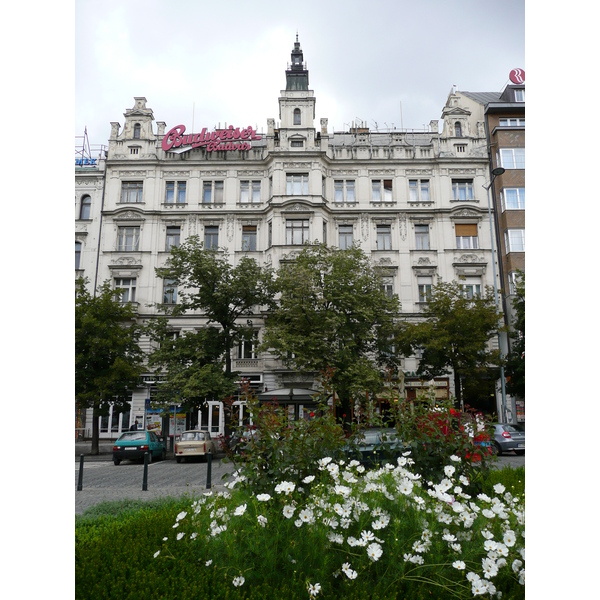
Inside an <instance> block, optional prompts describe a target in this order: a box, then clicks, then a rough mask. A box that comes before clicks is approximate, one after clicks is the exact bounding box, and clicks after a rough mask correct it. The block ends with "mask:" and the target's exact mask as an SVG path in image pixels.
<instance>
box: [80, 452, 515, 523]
mask: <svg viewBox="0 0 600 600" xmlns="http://www.w3.org/2000/svg"><path fill="white" fill-rule="evenodd" d="M99 449H100V454H99V455H97V456H91V455H90V452H91V443H90V442H77V443H76V444H75V490H76V491H75V514H78V515H79V514H82V513H83V512H84V511H85V510H87V509H88V508H90V507H92V506H95V505H96V504H99V503H101V502H113V501H119V500H153V499H155V498H166V497H181V496H186V495H187V496H190V497H199V496H201V495H202V494H204V493H206V492H208V491H211V490H212V491H213V492H214V491H217V490H223V489H225V488H224V483H225V482H226V481H227V479H224V478H223V476H224V475H226V474H228V473H232V472H233V471H234V470H235V466H234V465H233V464H232V463H230V462H224V461H223V456H222V455H215V457H214V458H213V460H212V463H211V477H210V481H208V477H207V475H208V473H207V468H208V465H207V463H205V462H196V461H194V462H182V463H176V462H175V460H174V458H173V455H172V454H171V453H169V454H168V455H167V460H164V461H156V460H154V461H153V462H152V463H150V464H149V465H148V473H147V480H146V487H147V489H146V490H143V489H142V487H143V483H144V464H143V463H140V462H134V461H123V462H122V463H121V464H120V465H119V466H115V465H114V464H113V462H112V442H100V448H99ZM82 454H83V476H82V489H81V490H79V491H77V487H78V484H79V474H80V466H81V455H82ZM524 464H525V456H516V455H514V454H512V453H509V454H504V455H502V456H499V457H498V461H497V465H496V466H497V468H503V467H505V466H510V467H512V468H517V467H521V466H523V465H524Z"/></svg>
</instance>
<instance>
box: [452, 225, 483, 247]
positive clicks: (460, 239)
mask: <svg viewBox="0 0 600 600" xmlns="http://www.w3.org/2000/svg"><path fill="white" fill-rule="evenodd" d="M454 230H455V233H456V247H457V248H458V249H459V250H475V249H476V248H479V241H478V238H477V224H476V223H468V224H459V223H457V224H456V225H455V226H454Z"/></svg>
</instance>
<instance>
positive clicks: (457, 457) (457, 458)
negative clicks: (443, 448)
mask: <svg viewBox="0 0 600 600" xmlns="http://www.w3.org/2000/svg"><path fill="white" fill-rule="evenodd" d="M450 460H451V461H454V462H460V456H456V455H455V454H453V455H452V456H451V457H450Z"/></svg>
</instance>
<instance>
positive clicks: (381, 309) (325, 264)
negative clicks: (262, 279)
mask: <svg viewBox="0 0 600 600" xmlns="http://www.w3.org/2000/svg"><path fill="white" fill-rule="evenodd" d="M277 290H278V292H279V293H280V297H279V305H278V307H277V308H276V309H275V310H274V311H273V312H272V314H270V315H269V316H268V318H267V320H266V330H265V334H264V338H263V344H262V348H263V349H270V350H272V351H273V352H274V353H275V354H276V355H277V356H279V357H280V358H281V359H283V361H284V362H285V363H287V364H289V365H291V366H292V367H295V368H296V369H298V370H299V371H300V372H310V373H315V372H317V373H318V372H325V371H330V372H331V373H332V374H331V381H330V383H331V386H332V388H333V390H334V391H335V393H336V394H337V397H338V398H339V400H340V405H338V406H339V408H340V411H339V414H341V415H342V416H343V415H345V417H344V422H345V423H346V426H347V425H348V422H349V420H350V414H351V408H352V406H353V404H354V402H355V401H356V400H358V399H360V398H363V397H364V396H365V392H370V391H378V390H379V389H380V388H381V384H382V371H383V369H384V368H385V367H387V366H390V365H393V364H394V363H395V358H394V353H393V352H391V349H390V347H391V343H392V340H391V334H392V331H393V326H394V317H395V316H396V315H397V314H398V312H399V302H398V298H397V296H392V297H388V296H387V295H386V293H385V292H384V291H383V288H382V284H381V274H380V273H379V272H378V270H377V269H375V268H374V267H373V265H372V264H371V263H370V261H369V259H368V258H367V256H366V255H365V254H364V252H363V251H362V250H360V249H359V248H357V247H352V248H350V249H348V250H339V249H336V248H330V247H327V246H325V245H322V244H314V245H309V246H306V247H305V248H304V249H303V250H302V252H301V253H300V254H299V256H298V257H297V258H296V259H295V260H293V261H290V262H288V263H284V264H283V265H282V266H281V268H280V270H279V272H278V278H277Z"/></svg>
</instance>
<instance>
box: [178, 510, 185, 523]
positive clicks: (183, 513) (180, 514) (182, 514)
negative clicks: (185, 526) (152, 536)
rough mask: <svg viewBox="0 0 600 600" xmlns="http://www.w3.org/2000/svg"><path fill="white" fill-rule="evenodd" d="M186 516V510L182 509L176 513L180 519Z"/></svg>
mask: <svg viewBox="0 0 600 600" xmlns="http://www.w3.org/2000/svg"><path fill="white" fill-rule="evenodd" d="M186 516H187V512H185V510H183V511H181V512H180V513H179V514H178V515H177V520H178V521H181V519H185V517H186Z"/></svg>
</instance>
